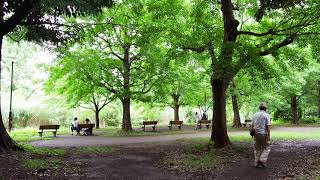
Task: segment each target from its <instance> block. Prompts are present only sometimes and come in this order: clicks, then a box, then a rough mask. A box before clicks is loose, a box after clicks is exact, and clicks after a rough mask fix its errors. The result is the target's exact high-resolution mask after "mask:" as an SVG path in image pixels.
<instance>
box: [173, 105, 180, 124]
mask: <svg viewBox="0 0 320 180" xmlns="http://www.w3.org/2000/svg"><path fill="white" fill-rule="evenodd" d="M179 107H180V106H174V108H173V109H174V119H173V120H174V121H180V119H179Z"/></svg>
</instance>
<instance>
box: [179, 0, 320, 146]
mask: <svg viewBox="0 0 320 180" xmlns="http://www.w3.org/2000/svg"><path fill="white" fill-rule="evenodd" d="M192 2H193V3H192V4H189V7H191V10H190V11H189V12H188V11H187V14H184V15H183V17H188V18H185V19H184V21H181V22H178V23H177V26H176V27H173V29H179V30H180V31H181V32H180V33H179V32H177V31H174V33H175V34H176V33H178V34H179V36H177V37H179V39H180V40H179V39H173V40H174V41H175V43H177V44H180V48H181V49H183V50H190V51H194V52H196V53H203V54H206V55H207V56H208V58H210V60H211V62H212V64H211V68H212V69H211V70H212V72H211V86H212V94H213V102H214V103H213V110H214V113H213V121H214V123H213V128H212V136H211V140H212V141H214V143H215V146H216V147H225V146H228V145H230V144H231V142H230V140H229V137H228V134H227V126H226V91H227V88H228V86H229V84H230V82H231V81H232V79H233V78H234V77H235V76H236V75H237V73H238V72H239V71H240V70H241V69H243V68H245V67H246V66H248V65H250V64H252V63H256V62H259V61H261V60H268V59H266V58H265V57H266V56H269V55H275V53H276V52H277V51H278V50H279V49H280V48H282V47H285V46H287V45H289V44H291V43H292V42H294V41H295V40H298V39H299V38H300V37H302V36H311V35H313V34H317V28H319V26H318V24H319V18H318V13H317V12H318V11H319V8H320V6H319V3H318V1H316V0H310V1H304V3H302V4H300V2H296V1H290V2H288V3H283V2H282V1H272V2H271V1H270V3H268V4H267V5H264V2H263V1H260V3H258V2H257V1H245V2H244V1H237V2H233V1H231V0H221V1H210V2H208V1H202V0H195V1H192ZM189 7H187V9H190V8H189ZM184 13H185V11H184ZM240 26H241V28H239V27H240ZM178 27H179V28H178ZM239 29H240V30H239ZM181 37H183V38H181ZM177 46H179V45H177Z"/></svg>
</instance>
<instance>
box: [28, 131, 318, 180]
mask: <svg viewBox="0 0 320 180" xmlns="http://www.w3.org/2000/svg"><path fill="white" fill-rule="evenodd" d="M276 131H286V132H306V133H307V132H310V131H320V128H315V127H304V128H300V127H289V128H284V127H281V128H273V132H276ZM237 133H243V132H241V131H240V132H237V131H236V132H230V133H229V134H233V135H236V134H237ZM198 137H210V132H209V131H206V132H197V133H194V134H177V135H161V136H144V137H112V138H111V137H99V136H91V137H90V136H60V137H58V138H56V139H54V140H43V141H36V142H33V143H31V144H32V145H34V146H38V147H67V148H68V147H71V148H78V147H81V146H117V147H120V148H119V151H118V150H117V152H116V153H114V154H112V155H106V156H99V155H92V154H88V155H86V156H81V157H76V158H75V157H72V159H71V161H80V162H82V163H83V164H86V166H85V167H83V169H82V173H83V176H82V177H85V179H192V180H194V179H218V180H220V179H222V180H224V179H243V180H256V179H257V180H264V179H299V178H301V177H302V178H305V177H307V179H314V178H313V176H312V175H311V176H308V175H309V173H310V172H312V171H313V170H317V169H319V167H320V141H319V140H304V141H275V142H273V143H272V150H271V153H270V156H269V160H268V163H267V166H268V167H267V168H266V169H260V168H259V169H257V168H254V167H253V162H252V161H253V154H252V148H251V147H250V146H251V145H250V144H247V145H246V147H247V151H246V153H245V155H241V158H239V159H238V160H237V161H236V162H235V163H233V164H231V165H230V167H229V168H226V169H221V170H217V169H211V170H208V171H206V172H205V174H203V173H200V174H192V173H188V172H185V171H179V170H171V169H167V168H165V167H163V166H162V165H158V163H159V162H160V161H161V159H163V158H164V157H166V156H165V155H164V154H168V153H169V154H171V153H172V155H174V154H175V153H176V151H177V149H181V148H182V147H181V144H179V143H178V142H174V140H177V139H181V138H198ZM118 145H120V146H118ZM187 148H190V147H187ZM182 153H183V151H182ZM305 175H307V176H305ZM310 177H311V178H310Z"/></svg>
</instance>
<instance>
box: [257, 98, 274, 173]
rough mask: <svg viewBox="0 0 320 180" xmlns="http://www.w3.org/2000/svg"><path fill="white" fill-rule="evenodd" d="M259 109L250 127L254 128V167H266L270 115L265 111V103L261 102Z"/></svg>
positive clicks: (268, 149)
mask: <svg viewBox="0 0 320 180" xmlns="http://www.w3.org/2000/svg"><path fill="white" fill-rule="evenodd" d="M259 109H260V111H259V112H257V113H256V114H255V115H254V116H253V118H252V126H253V127H252V128H254V130H255V135H254V165H255V167H256V168H259V167H263V168H265V167H266V162H267V159H268V155H269V153H270V151H271V147H270V125H271V121H270V116H269V114H268V113H267V104H266V103H261V104H260V106H259Z"/></svg>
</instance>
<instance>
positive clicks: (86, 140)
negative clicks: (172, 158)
mask: <svg viewBox="0 0 320 180" xmlns="http://www.w3.org/2000/svg"><path fill="white" fill-rule="evenodd" d="M277 131H279V132H280V131H286V132H311V131H320V127H275V128H273V129H272V132H277ZM242 132H243V131H232V132H229V134H231V135H236V134H237V133H242ZM210 135H211V132H210V131H204V132H196V133H193V134H176V135H161V136H140V137H102V136H65V135H63V136H58V137H57V138H55V139H53V140H41V141H35V142H31V143H30V144H31V145H33V146H36V147H81V146H110V145H126V144H136V143H151V142H165V141H174V140H177V139H182V138H199V137H210Z"/></svg>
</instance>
